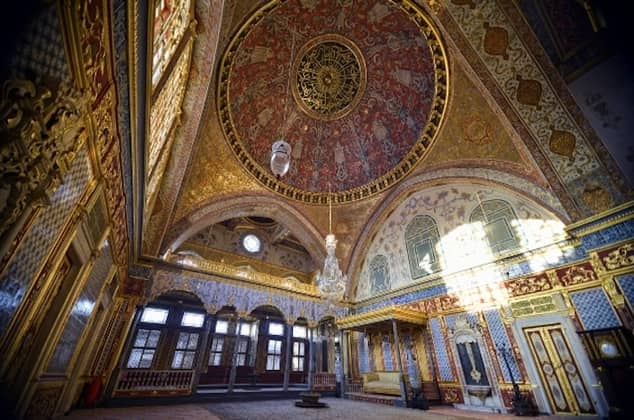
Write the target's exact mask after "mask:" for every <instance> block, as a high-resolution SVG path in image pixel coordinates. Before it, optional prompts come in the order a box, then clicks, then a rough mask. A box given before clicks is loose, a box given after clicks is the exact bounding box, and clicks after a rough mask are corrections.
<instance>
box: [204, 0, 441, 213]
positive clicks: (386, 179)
mask: <svg viewBox="0 0 634 420" xmlns="http://www.w3.org/2000/svg"><path fill="white" fill-rule="evenodd" d="M282 3H284V1H283V0H271V1H270V2H268V3H266V4H265V5H264V6H262V8H260V9H259V10H258V11H257V12H255V13H254V14H253V16H252V17H251V18H250V19H249V20H248V21H247V22H246V23H245V25H244V26H243V27H242V28H240V30H239V31H238V32H237V34H236V35H235V36H234V38H233V39H232V40H231V42H230V44H229V46H228V47H227V48H226V49H225V53H224V56H223V57H222V59H221V61H220V66H219V70H218V89H217V100H216V103H217V106H218V108H217V109H218V116H219V119H220V125H221V127H222V129H223V133H224V135H225V138H226V140H227V142H228V143H229V146H230V148H231V150H232V151H233V153H234V155H235V157H236V158H237V159H238V161H239V162H240V163H241V164H242V165H243V166H244V167H245V168H246V169H247V170H248V171H249V173H250V174H251V175H253V176H254V177H255V178H257V180H258V181H259V182H260V183H261V184H262V185H264V186H265V187H266V188H268V189H269V190H271V191H274V192H276V193H278V194H281V195H283V196H285V197H286V198H289V199H292V200H297V201H300V202H304V203H308V204H327V203H328V199H329V197H331V196H332V198H333V200H334V202H335V203H339V204H341V203H348V202H353V201H360V200H365V199H367V198H369V197H371V196H375V195H377V194H379V193H381V192H383V191H385V190H386V189H388V188H390V187H391V186H393V185H394V184H396V183H397V182H399V181H401V180H402V179H403V178H404V177H405V176H406V175H407V174H408V173H409V172H410V171H411V170H412V169H413V168H414V167H415V166H416V164H417V163H418V162H420V160H421V159H423V157H424V156H426V153H427V150H428V149H429V146H430V145H431V144H432V143H433V141H434V139H435V138H436V135H437V134H438V131H439V130H438V129H439V128H440V126H441V123H442V121H443V118H444V114H445V110H446V104H447V99H448V93H449V89H448V79H449V77H448V71H449V66H448V62H447V56H446V54H445V49H444V46H443V44H442V42H441V38H440V35H439V33H438V31H437V30H436V29H435V27H434V26H433V25H432V22H431V20H430V19H429V18H428V17H427V15H426V14H425V13H424V12H423V11H422V9H421V8H420V7H419V6H418V5H417V4H416V3H415V2H414V1H412V0H400V1H398V2H392V4H394V6H396V7H398V8H399V9H400V10H401V11H402V12H403V13H405V14H407V16H409V18H410V19H411V20H412V22H414V23H415V24H416V25H417V26H418V28H419V29H420V31H421V33H422V34H424V36H425V38H426V41H427V46H428V47H429V51H430V53H431V56H432V58H433V65H434V68H433V71H434V86H435V95H434V96H433V100H432V104H431V111H430V115H429V118H428V123H427V125H426V126H425V128H424V129H423V131H422V133H421V135H420V137H419V139H418V141H417V142H416V144H415V145H414V146H413V147H412V148H411V150H410V151H409V153H408V154H407V155H405V156H404V157H403V159H401V161H400V163H399V164H398V165H397V166H395V167H394V168H393V169H392V170H390V171H389V172H388V173H386V174H385V175H383V176H381V177H380V178H377V179H375V180H373V181H371V182H369V183H367V184H365V185H363V186H361V187H358V188H353V189H350V190H346V191H340V192H337V193H333V194H329V193H323V192H310V191H304V190H301V189H298V188H295V187H291V186H289V185H286V184H284V183H282V182H280V181H279V180H277V179H276V178H275V176H273V175H272V174H271V173H270V171H269V170H266V169H264V168H262V166H260V164H258V163H257V162H256V161H255V160H254V159H253V157H252V156H250V154H249V153H248V152H247V150H246V149H245V148H244V146H243V145H242V140H241V139H240V137H239V136H238V134H237V131H236V129H235V127H234V125H233V121H232V117H231V105H230V101H229V79H230V76H231V68H232V65H233V62H234V60H235V59H236V57H237V56H238V54H237V53H238V51H239V47H240V42H241V41H242V40H243V39H244V38H245V37H246V34H248V32H249V31H250V30H251V29H252V28H253V27H254V26H256V25H257V24H258V23H260V22H261V21H262V20H263V19H264V18H266V16H268V15H269V13H270V12H272V11H273V10H275V8H277V7H278V6H279V5H280V4H282Z"/></svg>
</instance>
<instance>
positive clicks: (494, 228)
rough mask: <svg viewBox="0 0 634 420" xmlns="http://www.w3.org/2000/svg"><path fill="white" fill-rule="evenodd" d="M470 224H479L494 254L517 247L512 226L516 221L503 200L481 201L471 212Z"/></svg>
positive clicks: (508, 205) (513, 212)
mask: <svg viewBox="0 0 634 420" xmlns="http://www.w3.org/2000/svg"><path fill="white" fill-rule="evenodd" d="M469 220H470V221H471V223H473V222H481V223H482V225H483V226H484V232H485V233H486V238H487V241H488V242H489V247H490V248H491V252H493V253H494V254H497V253H500V252H503V251H510V250H512V249H515V248H518V247H519V238H518V236H517V232H516V231H515V228H514V227H513V225H512V222H513V220H517V215H516V214H515V211H514V210H513V207H511V205H510V204H509V203H507V202H506V201H504V200H487V201H483V202H482V203H481V204H480V205H479V206H478V207H476V208H475V210H473V212H471V217H470V218H469Z"/></svg>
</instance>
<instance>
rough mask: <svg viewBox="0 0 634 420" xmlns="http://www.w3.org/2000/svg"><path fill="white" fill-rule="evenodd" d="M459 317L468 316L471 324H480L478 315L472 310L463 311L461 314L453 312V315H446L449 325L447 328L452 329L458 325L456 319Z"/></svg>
mask: <svg viewBox="0 0 634 420" xmlns="http://www.w3.org/2000/svg"><path fill="white" fill-rule="evenodd" d="M458 317H466V318H467V322H468V323H469V324H471V325H476V324H478V315H477V314H475V313H472V312H462V313H459V314H451V315H447V316H445V325H446V326H447V328H449V329H452V328H454V327H455V325H456V320H457V319H458Z"/></svg>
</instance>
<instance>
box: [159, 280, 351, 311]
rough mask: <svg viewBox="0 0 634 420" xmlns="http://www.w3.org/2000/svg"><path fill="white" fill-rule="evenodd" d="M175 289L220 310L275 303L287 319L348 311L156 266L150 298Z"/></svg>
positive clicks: (274, 290)
mask: <svg viewBox="0 0 634 420" xmlns="http://www.w3.org/2000/svg"><path fill="white" fill-rule="evenodd" d="M216 279H217V280H216ZM172 290H184V291H188V292H191V293H193V294H195V295H196V296H198V297H199V298H200V299H201V300H202V302H203V304H204V305H205V308H206V309H207V311H209V312H211V313H214V312H216V311H218V310H219V309H221V308H222V306H223V305H233V306H235V308H236V310H237V311H238V312H243V313H249V312H251V311H253V310H254V309H255V308H257V307H258V306H263V305H272V306H275V307H276V308H278V309H279V310H280V311H281V312H282V313H283V314H284V317H285V318H286V319H287V320H296V319H297V318H299V317H304V318H306V319H307V320H308V321H318V320H320V319H322V318H324V317H325V316H326V315H334V316H336V317H340V316H343V315H344V314H345V313H346V309H345V308H343V307H335V308H334V310H333V311H332V313H331V312H330V310H329V308H328V305H327V304H326V303H325V302H323V301H318V300H315V299H310V298H306V299H304V298H302V297H300V296H299V295H297V296H294V295H291V294H282V293H280V291H279V290H276V289H273V288H271V289H267V288H257V289H256V288H250V287H246V286H238V285H235V284H231V283H226V282H225V281H223V279H221V278H220V277H217V276H211V275H210V276H202V275H201V276H197V275H195V274H194V273H187V272H174V271H166V270H157V271H156V272H155V273H154V278H153V280H152V287H151V290H150V291H149V296H148V298H147V301H151V300H153V299H155V298H157V297H158V296H160V295H161V294H163V293H167V292H169V291H172Z"/></svg>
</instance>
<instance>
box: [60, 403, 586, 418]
mask: <svg viewBox="0 0 634 420" xmlns="http://www.w3.org/2000/svg"><path fill="white" fill-rule="evenodd" d="M321 401H324V402H325V403H327V404H328V406H329V407H328V408H321V409H311V408H299V407H295V405H294V400H268V401H247V402H239V403H238V402H231V403H196V404H180V405H165V406H146V407H127V408H96V409H82V410H75V411H72V412H71V413H70V414H69V415H68V416H67V418H69V419H78V420H79V419H86V420H87V419H97V420H124V419H126V420H127V419H147V420H167V419H175V420H181V419H182V420H185V419H188V420H193V419H204V420H207V419H209V420H217V419H220V420H269V419H275V420H295V419H301V420H330V419H334V420H337V419H364V420H365V419H368V420H375V419H376V420H385V419H395V420H396V419H398V420H410V419H425V420H463V419H475V420H510V419H516V418H517V417H515V416H513V415H503V414H491V413H483V412H477V411H465V410H458V409H455V408H452V407H433V408H432V409H431V410H427V411H422V410H414V409H409V408H400V407H390V406H385V405H380V404H373V403H369V402H362V401H351V400H343V399H339V398H322V399H321ZM570 418H571V417H559V416H538V417H532V418H531V419H548V420H562V419H570ZM589 419H590V417H585V416H584V420H589Z"/></svg>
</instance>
